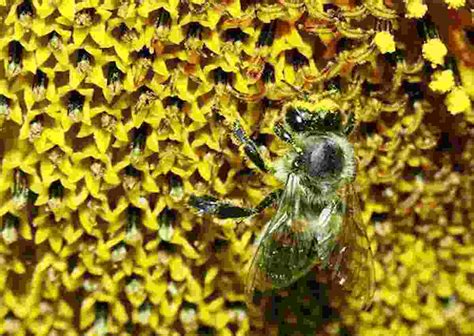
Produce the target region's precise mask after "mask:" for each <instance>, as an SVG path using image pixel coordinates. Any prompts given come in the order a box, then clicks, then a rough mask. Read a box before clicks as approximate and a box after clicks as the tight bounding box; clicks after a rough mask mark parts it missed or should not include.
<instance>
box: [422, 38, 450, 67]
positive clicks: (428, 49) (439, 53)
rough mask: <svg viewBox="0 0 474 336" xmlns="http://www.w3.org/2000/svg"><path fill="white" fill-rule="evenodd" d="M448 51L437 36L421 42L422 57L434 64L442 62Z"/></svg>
mask: <svg viewBox="0 0 474 336" xmlns="http://www.w3.org/2000/svg"><path fill="white" fill-rule="evenodd" d="M447 53H448V49H446V46H445V45H444V44H443V42H442V41H441V40H440V39H439V38H432V39H429V40H428V41H427V42H426V43H424V44H423V57H424V58H425V59H427V60H428V61H430V62H431V63H433V65H434V66H435V67H436V65H438V64H439V65H442V64H443V63H444V56H446V54H447Z"/></svg>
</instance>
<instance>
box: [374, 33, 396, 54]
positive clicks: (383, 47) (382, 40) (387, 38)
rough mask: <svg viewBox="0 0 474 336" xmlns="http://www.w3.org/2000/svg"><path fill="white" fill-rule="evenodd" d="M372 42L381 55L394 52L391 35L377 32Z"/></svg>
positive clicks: (393, 41)
mask: <svg viewBox="0 0 474 336" xmlns="http://www.w3.org/2000/svg"><path fill="white" fill-rule="evenodd" d="M374 42H375V44H376V45H377V48H379V50H380V52H381V53H382V54H386V53H392V52H394V51H395V40H394V39H393V35H392V34H390V33H389V32H386V31H382V32H378V33H377V34H376V35H375V39H374Z"/></svg>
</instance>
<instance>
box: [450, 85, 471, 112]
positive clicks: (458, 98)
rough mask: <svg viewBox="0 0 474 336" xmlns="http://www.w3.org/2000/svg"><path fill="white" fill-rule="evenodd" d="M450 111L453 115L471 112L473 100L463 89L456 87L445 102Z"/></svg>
mask: <svg viewBox="0 0 474 336" xmlns="http://www.w3.org/2000/svg"><path fill="white" fill-rule="evenodd" d="M444 103H445V104H446V107H447V108H448V111H449V112H451V113H452V114H458V113H461V112H467V111H470V110H471V100H470V99H469V97H468V95H467V93H466V91H464V89H463V88H460V87H455V88H454V89H453V90H452V91H451V92H450V93H449V94H448V95H447V96H446V99H445V100H444Z"/></svg>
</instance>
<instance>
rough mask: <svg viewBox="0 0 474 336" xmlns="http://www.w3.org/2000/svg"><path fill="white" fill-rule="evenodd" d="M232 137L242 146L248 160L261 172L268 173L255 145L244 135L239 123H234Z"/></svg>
mask: <svg viewBox="0 0 474 336" xmlns="http://www.w3.org/2000/svg"><path fill="white" fill-rule="evenodd" d="M233 131H234V135H235V136H236V138H237V139H238V141H239V142H240V143H241V144H242V145H243V146H244V151H245V154H247V156H248V158H249V159H250V160H251V161H252V162H253V163H254V164H255V165H256V166H257V167H258V168H259V169H260V170H261V171H263V172H265V173H266V172H268V168H267V166H266V164H265V161H263V158H262V156H261V155H260V153H259V151H258V148H257V145H256V144H255V142H253V141H252V139H250V138H249V137H248V135H247V134H246V133H245V131H244V129H243V128H242V126H241V125H240V124H239V122H235V123H234V127H233Z"/></svg>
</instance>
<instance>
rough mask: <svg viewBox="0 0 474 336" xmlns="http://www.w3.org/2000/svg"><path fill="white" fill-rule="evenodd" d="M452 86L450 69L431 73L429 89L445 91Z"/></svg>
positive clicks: (452, 79) (452, 78) (452, 76)
mask: <svg viewBox="0 0 474 336" xmlns="http://www.w3.org/2000/svg"><path fill="white" fill-rule="evenodd" d="M453 87H454V75H453V72H452V71H451V70H444V71H438V72H436V73H435V74H434V75H433V80H432V81H431V83H430V89H431V90H433V91H436V92H440V93H446V92H448V91H449V90H451V89H452V88H453Z"/></svg>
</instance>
